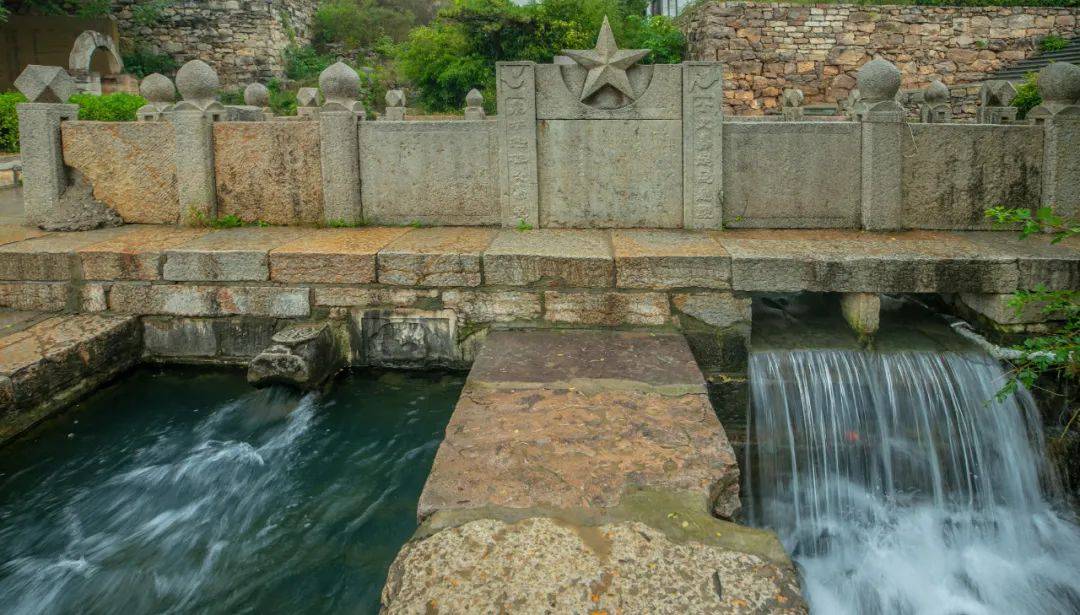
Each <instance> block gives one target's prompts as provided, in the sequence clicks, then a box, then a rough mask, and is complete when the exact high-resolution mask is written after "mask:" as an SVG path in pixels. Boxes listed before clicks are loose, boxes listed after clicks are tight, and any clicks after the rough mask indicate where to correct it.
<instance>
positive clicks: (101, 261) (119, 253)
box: [76, 226, 210, 280]
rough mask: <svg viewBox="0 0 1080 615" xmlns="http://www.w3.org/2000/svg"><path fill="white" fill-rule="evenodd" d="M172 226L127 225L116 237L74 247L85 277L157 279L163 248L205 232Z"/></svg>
mask: <svg viewBox="0 0 1080 615" xmlns="http://www.w3.org/2000/svg"><path fill="white" fill-rule="evenodd" d="M209 232H210V231H209V229H198V228H184V227H175V226H137V227H129V228H128V229H127V231H126V232H125V233H124V234H123V235H120V236H119V237H114V238H113V239H107V240H105V241H102V242H100V243H95V244H93V245H90V246H87V247H84V248H78V249H77V250H76V253H77V255H78V259H79V261H80V262H81V265H82V277H83V278H84V279H87V280H159V279H161V268H162V263H163V262H164V261H165V258H164V256H163V254H164V251H165V250H167V249H169V248H172V247H175V246H178V245H181V244H184V243H187V242H189V241H191V240H193V239H196V238H198V237H201V236H203V235H205V234H207V233H209Z"/></svg>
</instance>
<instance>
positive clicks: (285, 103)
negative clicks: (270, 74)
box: [266, 79, 296, 115]
mask: <svg viewBox="0 0 1080 615" xmlns="http://www.w3.org/2000/svg"><path fill="white" fill-rule="evenodd" d="M266 89H268V90H270V108H271V109H273V110H274V114H275V115H296V92H293V91H288V90H283V89H282V86H281V82H280V81H278V80H277V79H271V80H270V81H268V82H267V83H266Z"/></svg>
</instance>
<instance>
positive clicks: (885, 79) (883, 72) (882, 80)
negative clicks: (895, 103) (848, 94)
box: [855, 58, 900, 103]
mask: <svg viewBox="0 0 1080 615" xmlns="http://www.w3.org/2000/svg"><path fill="white" fill-rule="evenodd" d="M855 81H856V83H857V84H858V87H859V94H860V95H861V96H862V100H863V101H864V102H866V103H876V102H881V101H886V100H895V99H896V93H897V92H898V91H899V90H900V69H899V68H896V65H895V64H893V63H892V62H890V61H888V60H885V59H883V58H878V59H876V60H871V61H869V62H867V63H866V64H863V65H862V68H860V69H859V71H858V72H857V73H855Z"/></svg>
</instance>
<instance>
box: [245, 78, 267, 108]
mask: <svg viewBox="0 0 1080 615" xmlns="http://www.w3.org/2000/svg"><path fill="white" fill-rule="evenodd" d="M244 104H245V105H248V106H249V107H269V106H270V90H268V89H266V86H265V85H263V84H261V83H252V84H249V85H248V86H247V87H246V88H244Z"/></svg>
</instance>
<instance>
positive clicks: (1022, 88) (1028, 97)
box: [1010, 72, 1042, 120]
mask: <svg viewBox="0 0 1080 615" xmlns="http://www.w3.org/2000/svg"><path fill="white" fill-rule="evenodd" d="M1038 81H1039V73H1035V72H1031V73H1028V74H1027V75H1026V76H1025V77H1024V82H1023V83H1021V84H1020V85H1018V86H1016V96H1014V97H1013V99H1012V102H1011V103H1010V104H1011V105H1012V106H1014V107H1016V117H1017V119H1021V120H1022V119H1024V118H1025V117H1027V114H1028V111H1031V110H1032V109H1034V108H1035V107H1038V106H1039V104H1040V103H1042V96H1040V95H1039V84H1038Z"/></svg>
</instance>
